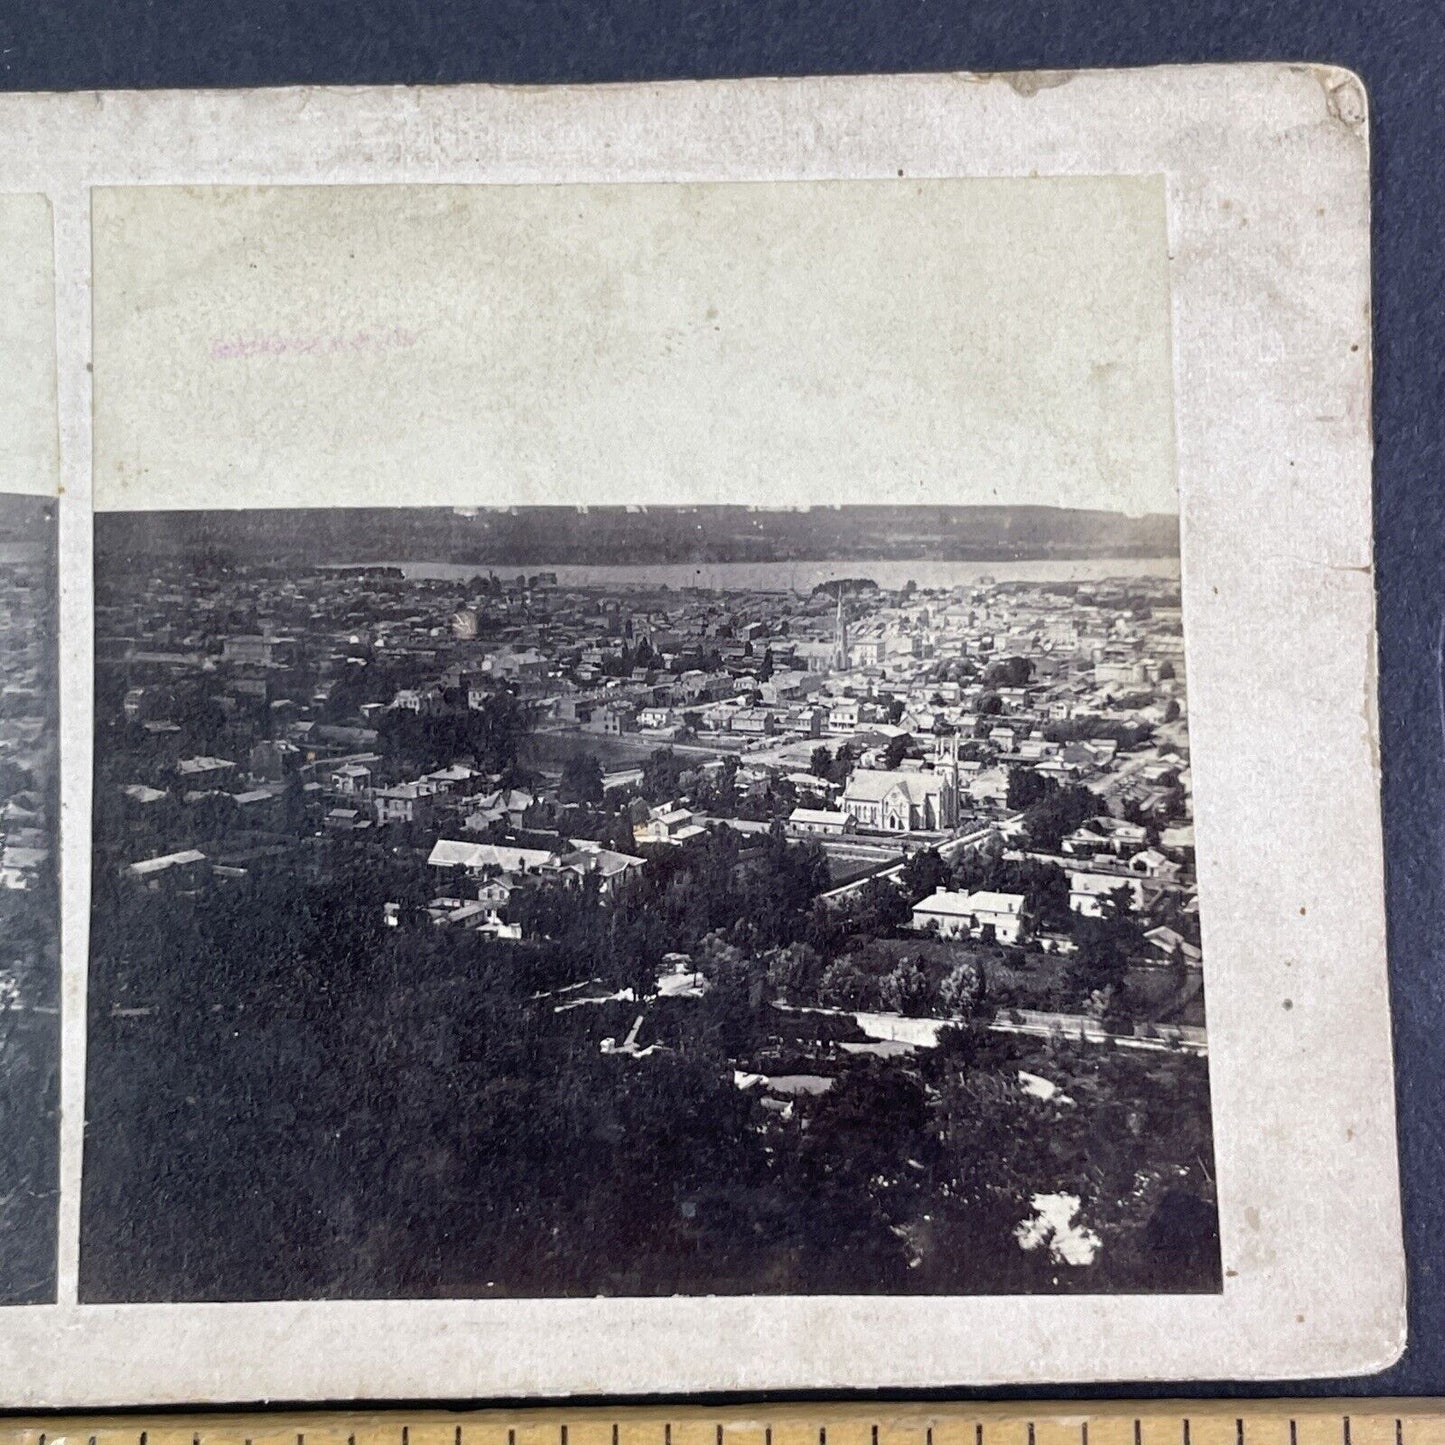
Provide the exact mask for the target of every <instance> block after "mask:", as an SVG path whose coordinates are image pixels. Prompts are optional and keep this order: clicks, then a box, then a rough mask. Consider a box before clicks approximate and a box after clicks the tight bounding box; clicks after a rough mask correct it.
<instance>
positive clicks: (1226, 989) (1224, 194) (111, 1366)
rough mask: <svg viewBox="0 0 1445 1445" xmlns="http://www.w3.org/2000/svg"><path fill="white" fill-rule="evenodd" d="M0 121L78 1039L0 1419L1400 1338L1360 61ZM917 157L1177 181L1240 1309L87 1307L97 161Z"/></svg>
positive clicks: (1205, 771) (1209, 845)
mask: <svg viewBox="0 0 1445 1445" xmlns="http://www.w3.org/2000/svg"><path fill="white" fill-rule="evenodd" d="M0 127H3V130H4V133H5V134H6V136H7V146H6V148H5V150H4V152H3V154H0V190H5V191H33V192H42V193H44V194H46V195H47V196H48V197H49V200H50V204H51V207H52V210H53V215H54V225H55V244H56V256H55V272H56V278H57V304H56V328H57V334H56V340H57V366H58V380H59V387H58V396H59V410H60V438H61V475H62V487H63V496H62V501H61V524H60V525H61V541H60V546H61V555H62V559H63V564H62V587H61V627H62V639H63V643H62V654H63V666H62V745H63V750H64V783H63V793H62V829H63V835H64V842H63V869H64V881H63V895H62V896H63V900H64V909H65V916H64V972H65V978H64V1010H65V1012H64V1034H65V1050H66V1051H65V1059H64V1078H63V1102H64V1125H63V1129H64V1135H63V1149H64V1160H65V1164H64V1173H63V1178H62V1186H63V1202H62V1216H61V1239H62V1247H61V1259H60V1299H61V1303H60V1304H58V1305H56V1306H55V1307H30V1308H25V1309H15V1310H10V1311H6V1312H5V1313H4V1314H3V1315H0V1403H3V1404H6V1405H15V1406H57V1405H70V1406H78V1405H100V1404H128V1403H168V1402H181V1401H185V1402H197V1403H200V1402H212V1401H241V1400H257V1399H267V1398H269V1399H289V1400H298V1401H299V1400H308V1401H321V1400H339V1399H348V1398H370V1399H378V1398H386V1397H412V1398H416V1397H430V1398H446V1397H477V1396H488V1397H504V1396H505V1397H524V1396H554V1397H555V1396H566V1395H570V1394H604V1393H609V1394H637V1393H645V1392H669V1393H673V1392H687V1391H724V1390H727V1391H741V1390H762V1389H848V1388H864V1387H873V1386H893V1387H925V1386H944V1385H960V1384H972V1385H989V1384H1004V1383H1015V1384H1043V1383H1052V1382H1064V1381H1086V1380H1105V1379H1136V1380H1146V1379H1158V1380H1165V1379H1189V1378H1195V1379H1197V1378H1229V1377H1234V1378H1251V1379H1268V1378H1272V1377H1300V1376H1320V1375H1341V1374H1351V1373H1363V1372H1367V1371H1370V1370H1375V1369H1379V1368H1383V1367H1384V1366H1385V1365H1387V1364H1388V1363H1390V1362H1391V1361H1392V1360H1394V1359H1395V1358H1396V1357H1397V1356H1398V1354H1399V1351H1400V1349H1401V1348H1402V1346H1403V1339H1404V1264H1403V1251H1402V1245H1401V1231H1400V1217H1399V1197H1398V1183H1397V1169H1396V1151H1395V1130H1394V1101H1393V1078H1392V1070H1391V1048H1390V1032H1389V1017H1388V994H1387V984H1386V973H1385V944H1384V938H1385V913H1384V889H1383V861H1382V843H1381V828H1380V811H1379V761H1378V735H1379V729H1378V719H1377V711H1376V690H1375V661H1374V659H1375V632H1374V607H1375V602H1374V587H1373V547H1372V539H1371V514H1370V502H1371V489H1370V450H1371V443H1370V420H1369V395H1370V310H1369V250H1368V235H1369V175H1368V172H1369V159H1368V137H1367V119H1366V103H1365V96H1364V91H1363V87H1362V86H1361V84H1360V82H1359V81H1358V79H1357V78H1356V77H1354V76H1353V75H1351V74H1350V73H1348V72H1346V71H1342V70H1337V69H1332V68H1328V67H1309V66H1276V65H1262V66H1201V67H1169V68H1162V69H1157V70H1145V71H1133V72H1081V73H1051V74H1039V73H1034V74H1025V75H1012V76H995V77H981V76H971V75H931V76H906V77H862V78H850V79H817V80H758V81H725V82H701V83H695V82H685V83H672V84H652V85H624V86H599V87H590V88H589V87H562V88H515V89H508V88H498V87H459V88H454V89H434V90H415V89H388V88H376V89H352V90H343V89H337V90H317V89H308V90H277V91H267V92H222V93H155V94H145V95H142V94H133V93H106V94H80V95H72V96H7V97H0ZM900 171H903V172H904V173H905V174H906V175H907V176H908V177H914V178H916V177H923V176H1027V175H1031V174H1061V175H1095V174H1114V173H1130V174H1162V175H1163V176H1164V177H1165V180H1166V187H1167V195H1168V212H1169V236H1170V268H1171V282H1172V295H1173V315H1172V322H1173V335H1174V377H1175V420H1176V433H1177V448H1178V474H1179V484H1180V504H1181V527H1182V567H1183V579H1184V607H1185V628H1186V638H1187V643H1188V653H1187V667H1188V683H1189V696H1190V732H1191V746H1192V762H1193V772H1194V778H1195V805H1196V834H1197V838H1198V870H1199V882H1200V895H1201V902H1202V907H1203V927H1204V933H1205V943H1204V946H1205V956H1206V959H1207V961H1208V963H1207V968H1208V994H1209V1018H1210V1041H1211V1065H1210V1069H1211V1083H1212V1094H1213V1109H1214V1128H1215V1147H1216V1158H1217V1161H1218V1168H1219V1188H1220V1204H1221V1233H1222V1242H1223V1255H1224V1264H1225V1274H1226V1278H1225V1288H1224V1290H1223V1293H1222V1294H1220V1295H1218V1296H1187V1297H1118V1296H1114V1297H1101V1296H1095V1297H1069V1298H1055V1297H1049V1298H1040V1297H1030V1298H972V1297H970V1298H959V1299H941V1298H907V1299H895V1298H882V1299H880V1298H875V1297H870V1298H866V1299H855V1298H846V1297H843V1298H832V1297H827V1298H823V1297H808V1298H801V1297H791V1298H778V1297H767V1298H742V1299H738V1298H729V1299H697V1298H690V1299H662V1300H659V1299H648V1300H611V1301H577V1300H538V1301H510V1302H508V1301H428V1302H405V1303H402V1302H346V1303H309V1304H251V1305H186V1306H170V1305H168V1306H158V1305H135V1306H78V1305H76V1304H75V1303H74V1299H75V1281H76V1260H77V1241H78V1222H79V1167H80V1142H81V1137H82V1130H83V1093H84V1068H85V1060H84V1043H85V1040H84V1030H85V982H86V980H85V972H86V961H87V952H88V938H87V909H88V889H89V866H88V864H89V827H88V822H89V804H90V798H89V793H90V746H91V743H90V736H91V724H92V715H91V663H92V657H91V634H90V604H91V577H90V563H89V558H90V541H91V511H90V507H91V500H92V489H91V420H90V403H91V396H90V381H89V374H88V369H87V368H88V363H89V360H90V344H91V339H90V293H89V274H90V250H89V191H90V189H91V187H93V186H111V185H135V184H147V185H149V184H177V183H184V184H198V185H205V184H255V183H278V184H302V183H312V184H314V183H327V184H345V183H370V184H384V183H387V182H392V181H400V180H406V181H416V182H427V181H453V182H498V181H504V182H511V183H525V182H555V181H562V180H566V181H573V182H582V181H641V180H681V179H690V180H710V179H713V180H716V179H749V178H751V179H764V178H766V179H802V178H825V177H844V176H850V177H878V178H885V177H892V176H896V175H897V174H898V173H899V172H900ZM237 1207H244V1204H243V1203H242V1202H240V1201H237Z"/></svg>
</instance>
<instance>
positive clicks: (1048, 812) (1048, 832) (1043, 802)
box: [1024, 779, 1104, 853]
mask: <svg viewBox="0 0 1445 1445" xmlns="http://www.w3.org/2000/svg"><path fill="white" fill-rule="evenodd" d="M1045 783H1046V786H1045V791H1044V794H1043V796H1042V797H1041V798H1039V800H1038V801H1037V802H1035V803H1033V804H1031V805H1030V806H1029V807H1028V809H1027V811H1026V812H1025V813H1024V831H1025V832H1026V833H1027V834H1028V839H1029V846H1030V847H1031V848H1032V849H1033V850H1034V851H1035V852H1037V853H1057V852H1058V851H1059V847H1060V845H1061V844H1062V843H1063V841H1064V839H1065V838H1066V837H1067V836H1068V835H1069V834H1070V833H1072V832H1073V831H1074V829H1075V828H1078V827H1079V826H1080V825H1082V824H1084V823H1087V822H1088V821H1089V819H1090V818H1097V817H1099V816H1100V814H1101V813H1102V812H1103V811H1104V805H1103V803H1102V802H1101V801H1100V799H1099V795H1098V794H1097V793H1094V792H1091V791H1090V790H1089V789H1088V788H1086V787H1084V785H1083V784H1082V783H1056V782H1054V781H1053V780H1052V779H1046V780H1045Z"/></svg>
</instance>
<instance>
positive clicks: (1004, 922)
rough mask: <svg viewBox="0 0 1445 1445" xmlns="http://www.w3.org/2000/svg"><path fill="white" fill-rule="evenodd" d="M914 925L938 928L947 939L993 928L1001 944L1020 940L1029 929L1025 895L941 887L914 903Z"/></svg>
mask: <svg viewBox="0 0 1445 1445" xmlns="http://www.w3.org/2000/svg"><path fill="white" fill-rule="evenodd" d="M913 926H914V927H915V928H929V927H934V928H936V930H937V932H938V933H939V935H940V936H941V937H943V938H959V937H976V936H977V935H979V934H981V933H982V932H983V931H984V929H986V928H991V929H993V934H994V937H995V938H997V939H998V941H999V942H1000V943H1018V942H1019V941H1020V940H1021V939H1022V938H1023V936H1024V931H1025V915H1024V895H1023V894H1022V893H998V892H994V891H993V890H991V889H987V888H981V889H979V890H978V891H976V892H974V893H961V892H958V891H956V890H954V889H952V888H940V889H938V890H937V891H936V892H934V893H931V894H929V896H928V897H927V898H925V899H923V900H922V901H921V902H919V903H916V904H915V905H914V908H913Z"/></svg>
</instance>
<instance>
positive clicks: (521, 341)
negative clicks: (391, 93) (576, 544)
mask: <svg viewBox="0 0 1445 1445" xmlns="http://www.w3.org/2000/svg"><path fill="white" fill-rule="evenodd" d="M92 224H93V239H94V286H95V291H94V317H95V343H94V344H95V467H96V471H95V499H96V504H97V506H98V507H100V508H101V509H108V510H124V509H149V508H190V507H245V506H257V505H265V506H272V507H276V506H302V507H306V506H315V507H321V506H336V505H348V506H378V505H379V506H386V505H411V506H416V505H426V504H430V503H437V504H446V505H468V506H510V505H525V504H533V505H535V504H557V503H560V504H571V503H594V504H602V503H610V504H636V505H665V504H677V503H741V504H747V505H759V506H797V505H806V504H820V503H827V504H842V503H860V502H871V503H879V502H890V501H891V502H897V503H898V504H908V503H947V504H950V505H955V506H957V505H969V504H974V503H1007V504H1037V505H1053V506H1067V507H1097V508H1108V509H1112V510H1118V511H1123V512H1128V513H1131V514H1136V515H1137V514H1141V513H1145V512H1174V511H1176V510H1177V495H1176V490H1175V481H1174V457H1173V426H1172V388H1171V380H1170V376H1171V369H1170V341H1169V275H1168V257H1167V252H1166V232H1165V196H1164V185H1163V181H1162V179H1161V178H1159V177H1153V176H1109V177H1069V178H1042V179H1040V178H1028V179H1025V178H1019V179H1004V180H912V179H889V180H872V181H856V180H850V181H798V182H765V183H757V182H753V183H696V184H694V183H667V184H654V183H647V184H589V185H474V186H455V185H445V186H441V185H438V186H417V185H397V186H333V187H317V186H295V187H268V188H217V187H189V188H187V187H144V188H119V189H102V190H98V191H96V192H95V193H94V195H93V211H92Z"/></svg>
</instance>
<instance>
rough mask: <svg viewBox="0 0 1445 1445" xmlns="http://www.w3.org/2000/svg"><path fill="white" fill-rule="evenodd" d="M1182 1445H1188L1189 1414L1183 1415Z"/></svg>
mask: <svg viewBox="0 0 1445 1445" xmlns="http://www.w3.org/2000/svg"><path fill="white" fill-rule="evenodd" d="M1184 1445H1189V1416H1188V1415H1186V1416H1185V1417H1184Z"/></svg>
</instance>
